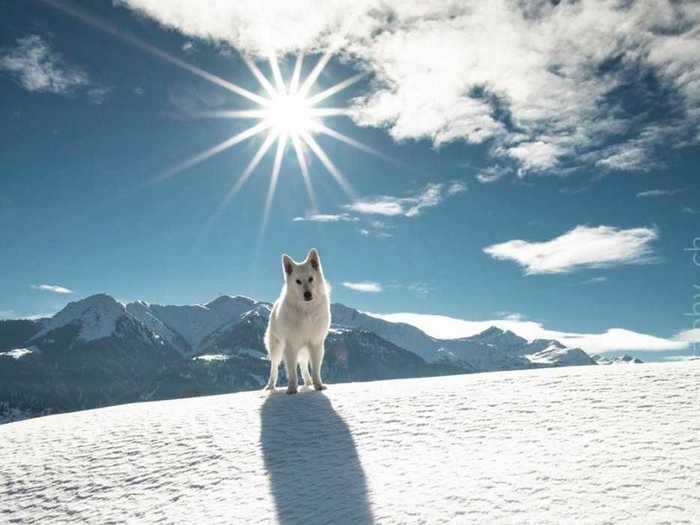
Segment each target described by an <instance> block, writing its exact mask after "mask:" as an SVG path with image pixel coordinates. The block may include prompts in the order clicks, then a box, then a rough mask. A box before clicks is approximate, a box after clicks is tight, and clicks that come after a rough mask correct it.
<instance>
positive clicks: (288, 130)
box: [263, 94, 316, 137]
mask: <svg viewBox="0 0 700 525" xmlns="http://www.w3.org/2000/svg"><path fill="white" fill-rule="evenodd" d="M311 108H312V106H311V105H310V104H309V100H308V99H306V98H304V97H302V96H299V95H298V94H291V95H290V94H278V95H277V96H275V97H273V98H272V100H270V106H269V107H268V108H266V109H264V110H263V111H264V112H265V116H264V117H263V122H265V123H266V124H267V125H269V126H270V128H271V129H272V131H273V132H274V133H276V134H278V135H283V136H288V137H299V136H301V135H304V134H306V133H309V132H312V131H314V128H315V126H316V122H315V120H314V118H313V113H312V112H311Z"/></svg>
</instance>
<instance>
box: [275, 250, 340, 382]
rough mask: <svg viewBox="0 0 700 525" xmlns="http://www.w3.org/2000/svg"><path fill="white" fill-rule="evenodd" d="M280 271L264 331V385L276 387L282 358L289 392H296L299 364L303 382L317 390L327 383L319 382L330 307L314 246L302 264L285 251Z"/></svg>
mask: <svg viewBox="0 0 700 525" xmlns="http://www.w3.org/2000/svg"><path fill="white" fill-rule="evenodd" d="M282 270H283V273H284V279H285V283H284V286H283V287H282V293H281V294H280V296H279V298H278V299H277V301H275V304H274V305H273V307H272V312H270V321H269V322H268V325H267V330H266V331H265V346H266V348H267V353H268V354H269V356H270V380H269V381H268V382H267V386H266V387H265V388H266V390H274V389H275V385H276V384H277V371H278V369H279V365H280V361H281V360H282V358H284V365H285V367H286V369H287V377H288V378H289V386H288V387H287V393H288V394H296V393H297V384H298V379H297V365H298V366H300V367H301V375H302V377H303V378H304V384H305V385H311V383H313V385H314V388H315V389H316V390H323V389H325V388H326V386H325V385H324V384H323V382H322V381H321V364H322V362H323V353H324V347H323V344H324V341H325V340H326V335H327V334H328V328H329V327H330V324H331V310H330V301H329V289H328V286H327V285H326V280H325V279H324V278H323V268H322V267H321V259H320V257H319V256H318V252H317V251H316V249H312V250H311V251H309V254H308V255H307V256H306V260H305V261H304V262H302V263H297V262H295V261H294V260H292V259H291V258H290V257H289V256H288V255H286V254H285V255H282ZM309 365H311V370H309Z"/></svg>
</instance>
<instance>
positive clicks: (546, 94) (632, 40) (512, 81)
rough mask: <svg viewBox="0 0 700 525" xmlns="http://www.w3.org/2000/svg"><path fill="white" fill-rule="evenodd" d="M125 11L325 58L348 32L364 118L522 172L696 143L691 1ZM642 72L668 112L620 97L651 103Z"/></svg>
mask: <svg viewBox="0 0 700 525" xmlns="http://www.w3.org/2000/svg"><path fill="white" fill-rule="evenodd" d="M120 3H121V4H124V5H127V6H129V7H131V8H132V9H134V10H137V11H138V12H139V13H141V14H144V15H146V16H150V17H153V18H155V19H156V20H158V21H159V22H160V23H162V24H164V25H166V26H168V27H172V28H176V29H178V30H180V31H181V32H183V33H184V34H186V35H190V36H193V37H198V38H203V39H211V40H214V41H217V42H223V43H227V44H229V45H230V46H232V47H234V48H236V49H238V50H240V51H242V52H244V53H250V54H252V55H257V56H261V57H263V56H265V54H266V53H267V52H268V51H269V50H272V51H273V52H276V53H278V54H280V55H281V54H285V53H288V52H296V51H298V50H300V49H314V50H325V49H328V48H329V47H331V46H333V45H334V44H336V43H337V39H335V38H332V35H337V34H339V33H340V32H341V31H342V32H343V37H344V38H343V42H342V44H341V47H342V49H341V50H340V52H343V53H346V56H349V57H352V58H353V59H354V60H355V62H356V65H358V67H360V68H364V69H366V70H368V71H370V72H371V73H373V75H374V82H373V83H372V85H371V86H370V87H369V89H368V92H367V93H366V95H365V96H363V97H360V98H358V99H357V100H356V102H357V104H356V106H357V107H356V109H357V112H356V114H355V115H353V118H354V119H355V121H356V122H357V123H358V124H360V125H364V126H372V127H378V128H383V129H386V130H387V131H388V133H389V134H390V135H391V136H392V137H393V138H394V139H395V140H397V141H402V140H413V139H416V140H420V139H426V140H429V141H431V142H432V143H433V144H434V145H435V146H440V145H442V144H446V143H449V142H456V141H463V142H468V143H486V142H488V143H490V144H491V145H493V147H492V148H490V151H491V152H492V155H493V157H494V158H496V159H497V158H510V159H513V160H514V161H516V162H517V163H518V164H519V168H520V173H521V174H524V173H527V172H542V171H550V172H554V171H556V170H558V169H560V168H561V166H562V165H564V164H566V163H574V164H579V165H581V164H588V165H591V164H593V165H596V164H597V165H598V166H600V167H603V168H606V169H609V170H639V169H646V170H648V169H650V167H651V166H653V165H654V159H653V156H654V154H655V148H656V147H657V146H658V145H659V144H664V143H670V144H672V145H680V144H682V143H684V141H685V143H690V144H692V143H697V142H698V140H700V139H699V138H698V137H699V134H698V129H699V127H700V87H699V86H700V73H699V72H700V54H699V53H697V49H698V35H699V34H700V33H699V32H698V30H699V29H700V12H699V11H698V10H697V9H696V8H695V6H694V4H693V3H692V2H687V3H683V2H675V1H672V0H658V1H655V2H515V3H514V2H509V1H507V0H494V1H492V2H478V1H468V0H465V1H463V2H440V1H428V2H420V3H418V4H417V3H415V2H406V1H405V0H382V1H379V0H361V1H359V2H358V1H356V0H337V1H333V2H322V3H319V2H315V1H314V0H299V1H298V2H295V3H294V6H293V7H292V6H290V5H289V4H288V3H285V2H277V3H266V7H265V9H260V8H259V0H239V1H237V2H219V3H216V4H214V5H211V6H209V7H210V8H209V9H206V10H202V9H201V8H200V7H199V5H198V4H197V3H196V2H154V1H152V0H120ZM349 10H351V11H352V12H353V14H354V17H353V24H351V25H348V24H346V20H347V16H346V14H347V12H348V11H349ZM299 12H303V13H305V15H304V16H299ZM387 20H389V21H390V22H389V23H387ZM494 41H498V43H499V45H498V46H494V45H493V42H494ZM620 57H622V58H620ZM611 64H613V66H611ZM640 71H641V72H642V73H644V74H646V73H649V74H652V75H654V78H656V79H657V80H658V82H659V83H660V85H661V88H662V89H663V90H664V91H665V92H667V93H671V94H672V96H671V97H668V100H667V102H668V104H669V105H672V106H673V107H672V109H673V111H669V112H667V113H665V114H664V115H662V116H658V114H655V115H651V112H648V111H647V108H645V107H644V105H643V104H642V105H641V106H640V105H627V104H620V103H619V100H618V99H619V97H620V95H619V93H621V92H625V93H628V92H629V90H632V91H633V92H635V93H639V94H640V96H642V95H648V93H646V92H644V90H645V89H646V88H645V86H644V85H643V83H638V82H636V79H638V78H639V72H640ZM622 88H624V89H622ZM616 97H617V98H616ZM659 121H662V124H663V125H662V126H657V125H656V124H658V123H659ZM486 176H487V177H488V175H486ZM381 209H382V210H384V211H386V210H390V212H391V211H392V210H395V209H396V208H395V207H385V208H381Z"/></svg>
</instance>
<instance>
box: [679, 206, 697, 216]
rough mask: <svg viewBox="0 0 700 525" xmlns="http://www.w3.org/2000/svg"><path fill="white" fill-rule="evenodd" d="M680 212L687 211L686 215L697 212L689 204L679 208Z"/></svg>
mask: <svg viewBox="0 0 700 525" xmlns="http://www.w3.org/2000/svg"><path fill="white" fill-rule="evenodd" d="M681 212H683V213H687V214H688V215H695V214H696V213H697V212H696V211H695V208H691V207H690V206H685V207H683V208H682V209H681Z"/></svg>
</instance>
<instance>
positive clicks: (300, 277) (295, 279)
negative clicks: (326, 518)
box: [282, 248, 326, 303]
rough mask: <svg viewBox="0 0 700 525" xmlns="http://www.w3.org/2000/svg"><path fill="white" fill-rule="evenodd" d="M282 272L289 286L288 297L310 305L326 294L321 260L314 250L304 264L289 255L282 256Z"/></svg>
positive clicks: (314, 249) (313, 249)
mask: <svg viewBox="0 0 700 525" xmlns="http://www.w3.org/2000/svg"><path fill="white" fill-rule="evenodd" d="M282 270H283V272H284V278H285V282H286V285H287V295H288V296H291V297H292V298H293V299H294V300H295V301H297V302H300V303H308V302H311V301H313V300H314V299H317V298H319V297H321V296H323V295H325V294H326V285H325V281H324V279H323V268H322V267H321V258H320V257H319V255H318V251H317V250H316V248H312V249H311V250H310V251H309V254H308V255H307V256H306V259H305V260H304V261H303V262H300V263H298V262H296V261H295V260H294V259H292V258H291V257H290V256H289V255H287V254H284V255H282Z"/></svg>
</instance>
